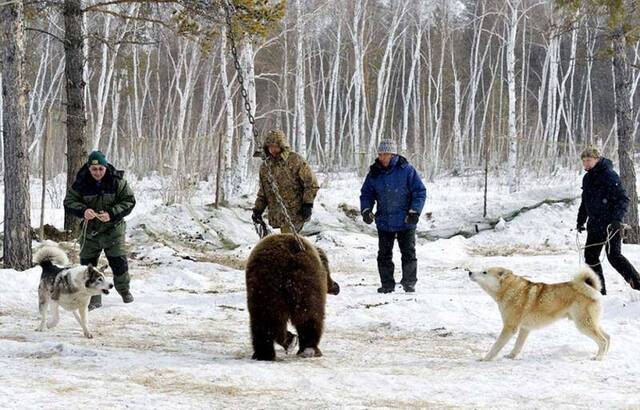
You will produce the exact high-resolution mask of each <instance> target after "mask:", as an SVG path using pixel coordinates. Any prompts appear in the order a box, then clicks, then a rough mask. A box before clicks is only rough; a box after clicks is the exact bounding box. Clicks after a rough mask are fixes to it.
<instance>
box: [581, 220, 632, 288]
mask: <svg viewBox="0 0 640 410" xmlns="http://www.w3.org/2000/svg"><path fill="white" fill-rule="evenodd" d="M606 240H607V232H604V231H588V233H587V243H586V245H585V246H586V248H585V250H584V260H585V262H586V263H587V265H589V266H590V267H591V269H593V271H594V272H595V273H596V274H598V276H599V277H600V282H602V291H601V293H602V294H603V295H606V294H607V290H606V288H605V285H604V275H603V273H602V265H601V264H600V253H601V252H602V248H603V247H604V246H605V244H604V243H603V242H605V241H606ZM605 250H606V252H607V259H608V260H609V263H610V264H611V266H613V268H614V269H615V270H617V271H618V273H619V274H620V275H621V276H622V277H623V278H624V280H626V281H627V282H628V283H629V285H631V287H632V288H633V289H636V290H640V275H638V271H636V270H635V268H634V267H633V265H631V263H630V262H629V261H628V260H627V258H625V257H624V256H622V240H621V238H620V233H619V232H616V234H615V235H614V236H613V238H611V239H610V240H609V245H608V246H607V247H606V248H605Z"/></svg>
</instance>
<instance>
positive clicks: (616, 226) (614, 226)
mask: <svg viewBox="0 0 640 410" xmlns="http://www.w3.org/2000/svg"><path fill="white" fill-rule="evenodd" d="M609 231H610V232H611V233H615V232H616V231H620V232H622V222H621V221H613V222H611V223H610V224H609Z"/></svg>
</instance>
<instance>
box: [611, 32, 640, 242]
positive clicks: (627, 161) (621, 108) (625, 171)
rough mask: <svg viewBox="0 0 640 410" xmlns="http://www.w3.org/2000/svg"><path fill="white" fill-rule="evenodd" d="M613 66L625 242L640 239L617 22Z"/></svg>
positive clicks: (625, 64) (625, 65) (627, 78)
mask: <svg viewBox="0 0 640 410" xmlns="http://www.w3.org/2000/svg"><path fill="white" fill-rule="evenodd" d="M611 40H612V43H613V67H614V70H615V74H616V75H615V89H616V120H617V123H618V157H619V159H620V178H621V179H622V185H623V186H624V187H625V189H626V190H627V194H628V195H629V200H630V206H629V210H628V212H627V215H626V217H625V222H626V223H627V224H629V225H631V232H630V233H629V234H628V235H627V242H629V243H640V228H639V227H638V193H637V191H636V171H635V168H634V166H633V127H632V126H633V107H632V106H631V74H630V71H629V61H628V59H627V49H626V40H625V36H624V30H623V28H622V27H621V26H619V27H617V28H615V29H614V31H613V35H612V39H611Z"/></svg>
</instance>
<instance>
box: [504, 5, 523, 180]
mask: <svg viewBox="0 0 640 410" xmlns="http://www.w3.org/2000/svg"><path fill="white" fill-rule="evenodd" d="M519 6H520V0H509V7H510V9H511V16H510V18H509V23H508V24H509V37H508V39H507V44H506V46H507V83H508V86H509V148H508V151H507V152H508V154H507V181H508V182H507V183H508V185H509V192H514V191H515V190H516V186H517V156H518V135H517V128H516V55H515V54H516V50H515V47H516V35H517V34H518V7H519Z"/></svg>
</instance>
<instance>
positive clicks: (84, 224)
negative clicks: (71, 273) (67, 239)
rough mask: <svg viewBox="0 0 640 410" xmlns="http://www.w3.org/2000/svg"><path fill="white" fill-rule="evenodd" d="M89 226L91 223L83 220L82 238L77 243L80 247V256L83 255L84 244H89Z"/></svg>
mask: <svg viewBox="0 0 640 410" xmlns="http://www.w3.org/2000/svg"><path fill="white" fill-rule="evenodd" d="M88 225H89V222H88V221H87V220H86V219H84V218H82V222H81V224H80V226H81V233H80V237H79V238H78V240H77V241H76V242H77V244H78V247H79V248H80V252H79V253H78V254H81V253H82V249H84V244H85V243H86V242H87V226H88Z"/></svg>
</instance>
